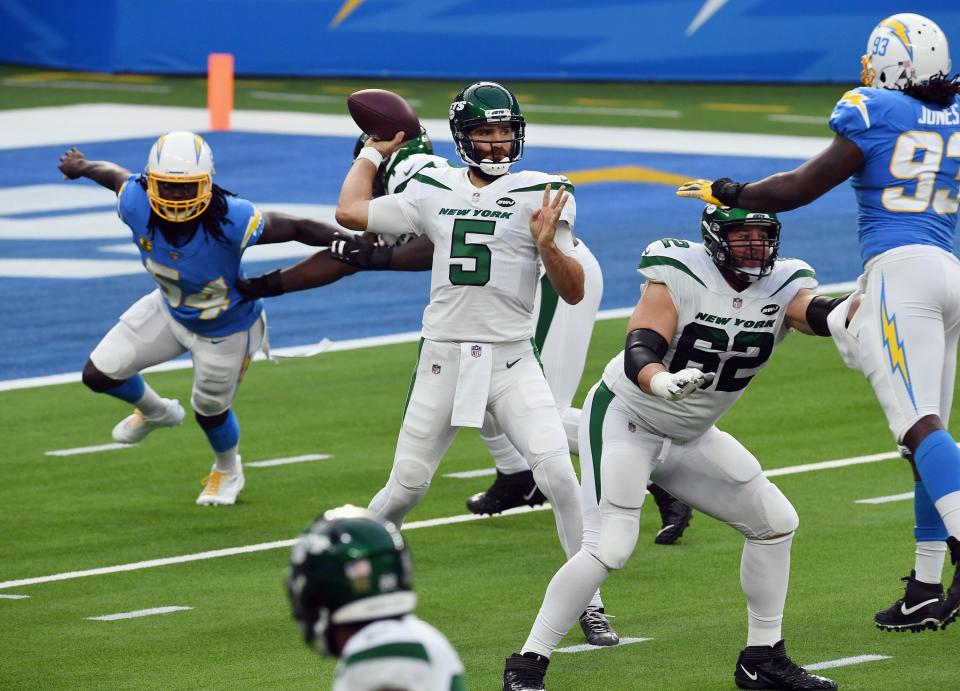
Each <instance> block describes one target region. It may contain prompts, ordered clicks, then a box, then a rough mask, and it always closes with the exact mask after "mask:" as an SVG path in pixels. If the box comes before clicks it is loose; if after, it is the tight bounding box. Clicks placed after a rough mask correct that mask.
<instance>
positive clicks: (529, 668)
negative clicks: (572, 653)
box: [503, 653, 550, 691]
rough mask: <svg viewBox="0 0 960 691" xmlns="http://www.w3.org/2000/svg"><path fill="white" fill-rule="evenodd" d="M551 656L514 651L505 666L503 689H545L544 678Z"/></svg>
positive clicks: (540, 690) (537, 690)
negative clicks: (520, 653) (521, 653)
mask: <svg viewBox="0 0 960 691" xmlns="http://www.w3.org/2000/svg"><path fill="white" fill-rule="evenodd" d="M549 664H550V658H548V657H544V656H543V655H537V654H536V653H524V654H523V655H517V654H516V653H514V654H513V655H511V656H510V657H508V658H507V664H506V665H504V667H503V691H545V689H546V688H547V687H546V686H544V685H543V678H544V677H545V676H546V675H547V665H549Z"/></svg>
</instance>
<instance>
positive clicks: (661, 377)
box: [650, 367, 717, 401]
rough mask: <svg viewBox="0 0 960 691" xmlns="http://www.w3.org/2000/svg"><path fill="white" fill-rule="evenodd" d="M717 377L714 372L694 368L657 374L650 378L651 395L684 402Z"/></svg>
mask: <svg viewBox="0 0 960 691" xmlns="http://www.w3.org/2000/svg"><path fill="white" fill-rule="evenodd" d="M715 376H717V375H716V374H714V373H713V372H701V371H700V370H698V369H696V368H694V367H688V368H687V369H682V370H680V371H679V372H674V373H673V374H671V373H670V372H666V371H664V372H657V373H656V374H655V375H653V377H651V378H650V393H652V394H653V395H654V396H659V397H660V398H663V399H665V400H668V401H682V400H683V399H684V398H686V397H687V396H689V395H690V394H692V393H693V392H694V391H696V390H697V389H698V388H700V387H701V386H702V385H704V384H709V383H710V382H712V381H713V378H714V377H715Z"/></svg>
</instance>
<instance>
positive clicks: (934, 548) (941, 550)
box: [913, 540, 947, 583]
mask: <svg viewBox="0 0 960 691" xmlns="http://www.w3.org/2000/svg"><path fill="white" fill-rule="evenodd" d="M946 556H947V543H946V542H942V541H940V540H937V541H934V542H918V543H917V557H916V561H915V562H914V567H913V570H914V571H915V572H916V579H917V580H918V581H920V582H921V583H940V580H941V578H942V577H943V561H944V559H945V558H946Z"/></svg>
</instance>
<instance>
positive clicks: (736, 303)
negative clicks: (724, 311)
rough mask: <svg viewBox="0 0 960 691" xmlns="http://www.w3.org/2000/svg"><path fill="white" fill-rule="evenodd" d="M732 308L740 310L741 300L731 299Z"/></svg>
mask: <svg viewBox="0 0 960 691" xmlns="http://www.w3.org/2000/svg"><path fill="white" fill-rule="evenodd" d="M733 307H734V309H740V308H741V307H743V300H741V299H740V298H733Z"/></svg>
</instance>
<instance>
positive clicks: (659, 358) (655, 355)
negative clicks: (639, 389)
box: [623, 329, 670, 386]
mask: <svg viewBox="0 0 960 691" xmlns="http://www.w3.org/2000/svg"><path fill="white" fill-rule="evenodd" d="M669 347H670V344H668V343H667V340H666V339H665V338H664V337H663V336H661V335H660V334H658V333H657V332H656V331H654V330H653V329H634V330H633V331H631V332H630V333H628V334H627V342H626V345H625V346H624V349H623V372H624V374H626V375H627V379H629V380H630V381H632V382H633V383H634V384H636V385H637V386H640V384H639V383H638V382H637V377H638V376H639V374H640V370H642V369H643V368H644V367H646V366H647V365H649V364H650V363H651V362H659V363H662V362H663V356H664V355H666V354H667V349H668V348H669Z"/></svg>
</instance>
